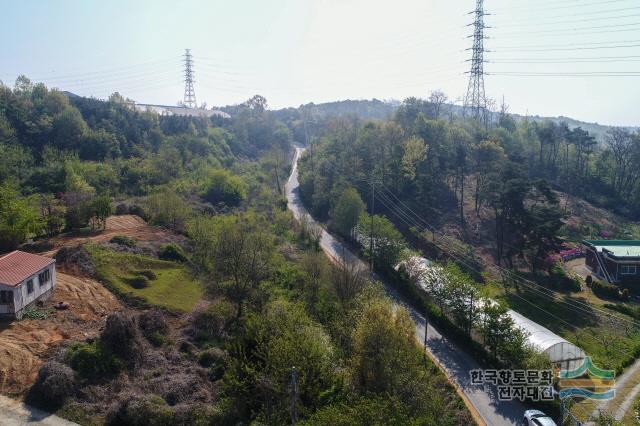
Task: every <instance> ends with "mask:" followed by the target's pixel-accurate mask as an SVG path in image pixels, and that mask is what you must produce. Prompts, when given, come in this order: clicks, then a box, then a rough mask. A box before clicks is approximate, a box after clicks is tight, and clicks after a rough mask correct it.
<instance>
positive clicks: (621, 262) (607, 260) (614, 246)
mask: <svg viewBox="0 0 640 426" xmlns="http://www.w3.org/2000/svg"><path fill="white" fill-rule="evenodd" d="M582 243H583V244H584V246H585V248H586V260H585V263H586V265H587V267H588V268H589V269H590V270H591V271H592V272H593V274H594V275H595V276H596V277H597V278H599V279H601V280H603V281H606V282H608V283H612V284H613V283H633V282H637V281H640V240H584V241H583V242H582Z"/></svg>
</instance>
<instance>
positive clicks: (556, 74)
mask: <svg viewBox="0 0 640 426" xmlns="http://www.w3.org/2000/svg"><path fill="white" fill-rule="evenodd" d="M487 75H490V76H502V77H589V78H590V77H640V72H637V73H624V72H621V73H613V72H602V73H596V72H591V73H579V72H574V73H569V72H566V73H562V72H539V73H533V72H524V71H523V72H491V73H487Z"/></svg>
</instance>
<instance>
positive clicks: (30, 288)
mask: <svg viewBox="0 0 640 426" xmlns="http://www.w3.org/2000/svg"><path fill="white" fill-rule="evenodd" d="M31 293H33V279H31V280H29V281H27V294H31Z"/></svg>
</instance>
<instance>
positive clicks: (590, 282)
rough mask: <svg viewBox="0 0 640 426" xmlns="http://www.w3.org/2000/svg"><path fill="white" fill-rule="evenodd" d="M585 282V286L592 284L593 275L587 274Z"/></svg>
mask: <svg viewBox="0 0 640 426" xmlns="http://www.w3.org/2000/svg"><path fill="white" fill-rule="evenodd" d="M586 283H587V287H591V284H593V277H592V276H591V275H587V278H586Z"/></svg>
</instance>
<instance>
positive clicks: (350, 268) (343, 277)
mask: <svg viewBox="0 0 640 426" xmlns="http://www.w3.org/2000/svg"><path fill="white" fill-rule="evenodd" d="M366 276H367V272H366V271H365V269H364V268H363V267H362V266H360V265H358V264H357V263H355V262H350V261H347V260H345V259H339V260H338V262H337V265H336V266H335V268H333V270H332V277H331V278H332V279H331V281H332V283H333V288H334V289H335V292H336V295H337V296H338V298H339V299H340V301H341V302H342V303H343V304H346V303H348V302H350V301H351V300H353V298H354V297H356V295H357V294H358V292H359V291H360V290H362V288H363V287H364V286H365V285H366V283H367V279H366Z"/></svg>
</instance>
